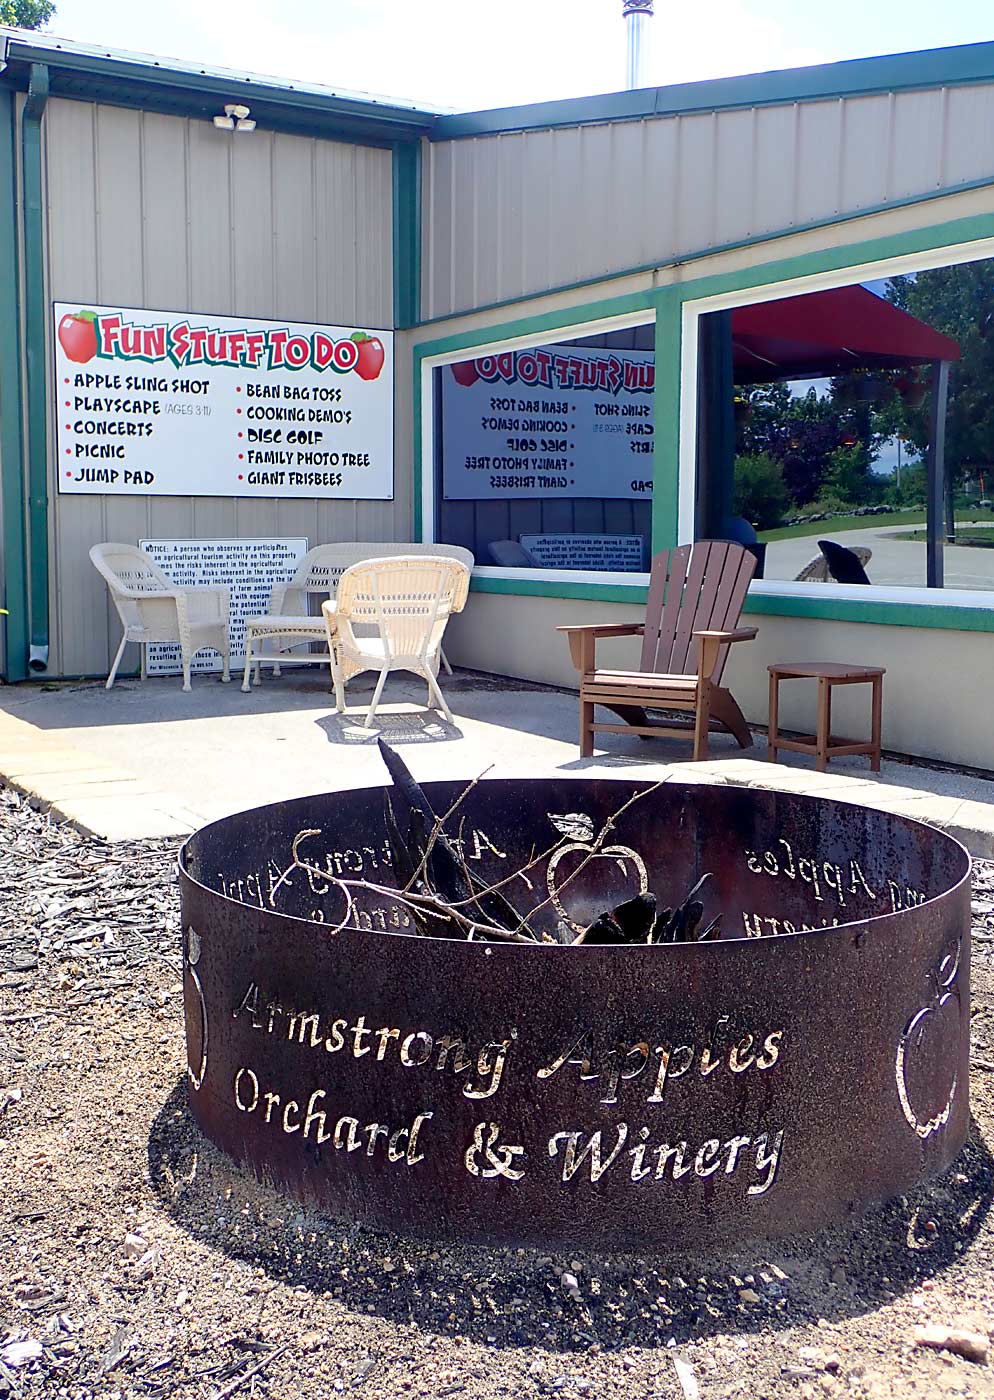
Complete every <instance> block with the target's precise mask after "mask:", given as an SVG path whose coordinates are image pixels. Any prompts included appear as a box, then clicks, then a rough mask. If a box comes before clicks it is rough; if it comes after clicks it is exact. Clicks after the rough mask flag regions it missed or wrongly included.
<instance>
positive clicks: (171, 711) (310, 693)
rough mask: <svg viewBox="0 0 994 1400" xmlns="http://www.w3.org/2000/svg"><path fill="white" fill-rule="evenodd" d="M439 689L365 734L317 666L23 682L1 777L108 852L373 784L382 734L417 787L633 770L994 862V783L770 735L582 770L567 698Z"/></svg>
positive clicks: (592, 763) (623, 741)
mask: <svg viewBox="0 0 994 1400" xmlns="http://www.w3.org/2000/svg"><path fill="white" fill-rule="evenodd" d="M445 690H446V693H447V696H448V698H449V700H450V703H451V705H452V709H453V716H454V718H453V722H452V723H451V724H449V723H448V722H447V721H445V720H444V719H442V718H441V717H440V716H439V715H437V714H436V713H434V712H429V711H426V710H425V709H424V708H423V701H424V688H423V686H422V685H421V684H420V683H418V682H416V681H414V680H409V679H408V678H406V677H402V676H398V677H395V678H392V679H391V681H390V684H389V686H388V688H387V692H386V695H387V704H386V705H385V706H384V708H383V709H382V710H381V712H380V713H378V715H377V721H376V726H375V727H374V728H371V729H366V728H364V727H363V724H362V720H363V719H364V717H365V711H364V709H363V705H364V703H365V702H366V701H367V700H368V694H369V690H368V688H366V689H364V688H363V686H362V682H361V680H360V681H359V682H357V683H355V684H354V686H353V687H350V691H349V697H350V709H349V713H348V714H346V715H344V716H340V715H336V714H335V713H334V709H333V704H332V698H331V696H330V695H329V694H328V692H327V686H326V683H325V682H324V681H323V679H320V680H319V679H317V678H316V677H315V675H314V673H312V672H309V671H308V672H293V671H289V672H286V673H284V675H283V676H281V677H280V678H279V679H272V678H268V677H267V678H266V680H265V681H264V683H263V684H262V685H261V686H259V687H253V690H252V692H251V694H249V695H243V694H242V692H241V691H240V690H239V689H237V688H236V687H235V686H223V685H221V684H220V683H218V682H217V681H216V680H215V679H214V678H212V677H198V678H196V679H195V682H194V688H193V691H192V692H191V693H189V694H183V692H182V691H181V690H180V687H179V685H178V683H177V682H176V681H175V680H171V679H170V680H165V679H164V680H146V681H145V682H138V681H126V682H123V683H121V684H120V685H118V686H116V687H115V688H114V689H113V690H112V691H110V692H107V691H105V690H104V689H103V687H102V686H101V685H100V684H99V683H78V684H64V685H57V686H53V685H51V684H47V685H25V686H18V687H12V688H9V689H7V690H4V691H0V778H2V779H3V780H4V781H6V782H8V783H10V784H11V785H12V786H14V787H16V788H18V789H19V790H21V791H24V792H26V793H28V794H29V796H30V798H31V800H32V801H33V802H34V803H35V804H36V805H38V806H40V807H42V808H44V809H46V810H50V811H51V812H52V813H53V815H55V816H57V817H60V818H62V819H64V820H67V821H71V822H73V823H74V824H75V825H77V826H79V827H80V828H82V829H83V830H86V831H88V832H91V833H92V834H94V835H97V836H100V837H103V838H104V839H106V840H111V841H118V840H128V839H141V838H150V837H159V836H182V835H185V834H188V833H189V832H190V831H192V830H195V829H196V828H197V827H198V826H201V825H203V824H204V823H205V822H209V821H213V820H215V819H216V818H218V817H221V816H226V815H228V814H229V813H231V812H235V811H239V810H242V809H244V808H246V807H251V806H255V805H258V804H261V803H266V802H275V801H281V800H288V799H290V798H293V797H299V796H304V795H306V794H308V793H316V792H323V791H327V790H329V789H332V788H336V789H344V788H350V787H361V786H365V785H366V784H376V783H380V782H382V781H383V779H384V772H383V765H382V763H381V760H380V757H379V753H378V751H377V748H376V738H377V736H379V735H381V736H382V737H383V738H384V739H386V740H387V741H388V742H389V743H391V744H393V745H394V746H396V747H397V748H398V749H399V751H400V752H401V753H402V755H403V757H404V759H405V762H407V764H408V765H409V767H410V768H411V770H412V772H413V773H414V775H415V777H417V778H419V779H423V780H427V779H431V778H471V777H475V776H477V775H478V774H480V773H481V772H483V771H484V770H485V769H486V770H489V773H490V774H491V775H492V776H495V777H517V776H534V775H542V774H544V775H548V776H558V777H569V776H581V775H582V776H590V775H598V774H601V775H604V776H619V775H621V774H624V775H625V776H626V777H627V776H636V777H644V778H646V779H649V780H655V781H659V780H660V779H663V780H666V779H670V780H672V781H679V782H709V783H715V782H717V783H730V784H735V785H740V786H746V787H760V788H772V789H777V790H780V791H790V792H801V793H809V794H812V795H816V796H820V797H831V798H835V799H837V800H839V801H843V802H855V803H860V804H863V805H866V806H870V807H877V808H880V809H881V810H885V811H891V812H895V813H900V814H902V815H906V816H911V817H915V818H917V819H919V820H921V821H926V822H929V823H931V824H933V825H935V826H939V827H942V828H943V829H944V830H946V831H948V832H949V833H950V834H952V835H954V836H957V837H958V839H960V840H962V841H963V842H964V844H965V845H966V846H967V847H968V849H969V850H970V851H971V853H972V854H974V855H976V856H982V857H994V781H992V780H990V779H987V778H985V777H983V776H980V775H976V774H968V773H962V772H959V773H958V772H955V771H953V770H943V769H939V768H935V767H928V766H926V765H924V764H915V763H913V762H909V761H900V760H895V759H893V758H891V759H885V760H884V764H883V771H882V773H880V774H871V773H870V772H869V769H868V765H867V762H866V760H865V758H848V759H838V760H836V761H834V762H833V763H832V765H831V768H830V769H829V771H828V772H826V773H819V772H817V771H815V769H814V767H813V760H812V759H810V758H808V757H807V756H804V755H793V754H792V755H783V757H784V759H785V762H781V763H778V764H771V763H769V762H767V761H765V739H764V738H763V737H762V736H757V737H758V742H757V746H756V747H755V748H754V749H753V750H751V751H749V752H748V753H747V754H744V753H743V751H741V750H740V749H739V748H738V747H737V746H736V744H735V742H734V740H732V739H731V738H730V737H728V736H724V735H718V736H715V737H714V739H713V742H712V758H711V760H710V761H708V762H706V763H700V764H694V763H690V762H689V761H688V753H689V746H688V745H687V744H685V743H682V742H680V741H679V740H676V739H653V740H650V741H645V740H640V739H639V738H637V737H636V736H628V735H604V736H599V738H602V739H603V748H602V749H600V748H599V750H598V752H597V753H596V754H595V756H594V757H593V758H589V759H581V758H580V757H579V754H578V749H577V743H576V737H575V736H576V729H577V701H576V696H575V695H574V694H572V693H570V692H567V691H560V690H554V689H551V688H547V687H541V686H533V685H529V684H528V683H527V682H520V681H512V680H503V679H500V678H497V677H492V676H483V675H479V674H476V673H472V672H457V674H456V676H455V677H453V678H452V679H450V680H449V681H448V682H447V683H446V685H445Z"/></svg>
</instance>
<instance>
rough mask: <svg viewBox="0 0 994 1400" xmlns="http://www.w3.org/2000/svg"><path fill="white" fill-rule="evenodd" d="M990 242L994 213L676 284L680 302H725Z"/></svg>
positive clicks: (690, 279)
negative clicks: (775, 286)
mask: <svg viewBox="0 0 994 1400" xmlns="http://www.w3.org/2000/svg"><path fill="white" fill-rule="evenodd" d="M992 183H994V182H992ZM912 202H917V201H912ZM988 238H994V211H992V212H990V213H985V214H971V215H968V216H967V217H964V218H958V219H948V220H946V221H945V222H944V223H941V224H930V225H928V226H926V227H924V228H917V229H908V230H906V231H905V232H904V233H892V234H885V235H883V236H880V237H877V238H867V239H864V240H862V241H860V242H856V243H846V244H843V245H842V246H840V247H837V248H823V249H820V250H819V251H818V252H814V253H798V254H796V255H794V256H793V257H786V258H779V259H775V260H773V261H770V262H762V263H751V264H750V265H749V266H748V267H745V268H741V269H740V270H739V271H737V272H725V273H711V274H705V275H704V276H701V277H696V278H688V279H687V281H685V282H681V283H679V284H678V290H679V292H680V296H681V300H682V301H684V302H688V301H699V300H700V299H701V298H703V297H713V296H722V295H724V294H726V293H728V292H740V291H745V290H747V289H749V288H752V287H764V286H768V285H770V284H772V283H779V282H791V281H794V280H795V279H797V278H800V277H811V276H814V275H816V274H817V273H819V272H842V271H845V270H846V269H847V268H851V267H860V266H863V265H864V264H867V263H875V262H889V261H893V260H894V259H895V258H902V257H908V256H910V255H912V254H915V253H930V252H936V253H939V254H941V252H942V250H943V249H945V248H950V247H953V246H955V245H957V244H965V243H978V242H980V241H981V240H983V239H988ZM759 241H760V242H762V241H763V240H759Z"/></svg>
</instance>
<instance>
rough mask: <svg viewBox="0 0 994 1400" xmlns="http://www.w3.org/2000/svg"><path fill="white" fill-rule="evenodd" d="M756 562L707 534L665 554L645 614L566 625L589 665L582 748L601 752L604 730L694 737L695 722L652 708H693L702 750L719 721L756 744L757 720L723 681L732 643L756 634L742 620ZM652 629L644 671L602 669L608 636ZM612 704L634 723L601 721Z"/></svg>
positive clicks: (656, 565)
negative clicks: (752, 724) (637, 618)
mask: <svg viewBox="0 0 994 1400" xmlns="http://www.w3.org/2000/svg"><path fill="white" fill-rule="evenodd" d="M755 568H756V558H755V555H753V554H750V552H749V551H748V550H747V549H743V548H742V546H741V545H738V544H730V543H728V542H727V541H725V540H701V541H699V542H698V543H697V544H693V545H689V544H685V545H681V546H680V547H679V549H671V550H669V551H667V552H665V553H662V554H657V555H656V557H655V558H654V559H653V561H652V571H651V573H650V575H649V597H648V600H647V602H646V608H645V622H626V623H606V624H600V623H594V624H593V625H592V626H586V627H559V628H557V631H559V632H565V633H566V635H567V636H568V638H569V646H570V655H571V656H572V658H573V664H574V666H575V667H576V669H577V670H578V671H579V672H580V756H581V757H582V758H589V757H590V755H591V754H592V753H593V751H594V733H595V732H601V733H607V734H628V733H633V734H640V735H646V736H649V735H667V736H673V737H676V736H678V737H681V738H686V737H687V736H688V734H689V732H690V730H691V724H690V723H689V722H688V723H685V724H680V725H677V724H666V723H653V722H651V721H650V719H649V716H648V715H647V714H646V710H647V709H648V710H655V709H660V710H677V711H681V710H683V711H689V712H691V713H692V714H693V716H694V719H693V725H692V729H693V737H694V758H695V759H701V758H707V755H708V732H709V728H710V723H711V721H712V720H714V721H716V722H717V723H719V724H720V725H722V726H724V728H726V729H728V730H730V731H731V733H732V734H734V736H735V738H736V739H737V740H738V741H739V746H740V747H741V748H743V749H745V748H748V747H749V746H750V744H751V743H752V736H751V735H750V733H749V726H748V725H747V724H746V722H745V718H744V716H743V714H742V711H741V710H740V709H739V707H738V705H737V704H736V702H735V700H734V698H733V696H732V694H731V692H730V691H728V690H726V689H725V687H724V686H723V685H722V684H721V675H722V672H723V670H724V669H725V660H726V658H727V656H728V648H729V646H730V645H731V643H732V642H745V641H751V640H752V639H753V637H755V635H756V628H755V627H740V626H739V625H738V622H739V615H740V613H741V611H742V604H743V603H744V602H745V596H746V593H747V591H748V589H749V582H750V580H751V579H752V576H753V573H754V571H755ZM630 636H641V637H642V639H643V640H642V659H641V662H640V669H639V670H638V671H602V670H598V669H597V665H596V661H595V658H594V653H595V649H596V646H597V641H598V638H600V637H630ZM596 705H601V706H603V707H604V708H605V709H608V710H612V711H613V712H614V713H615V714H616V715H618V716H620V718H621V719H623V720H624V721H625V723H624V724H600V723H597V722H595V719H594V707H595V706H596Z"/></svg>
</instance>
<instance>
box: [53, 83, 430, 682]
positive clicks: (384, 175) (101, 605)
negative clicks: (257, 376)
mask: <svg viewBox="0 0 994 1400" xmlns="http://www.w3.org/2000/svg"><path fill="white" fill-rule="evenodd" d="M45 136H46V160H47V200H48V274H49V275H48V297H49V300H50V301H79V302H80V303H83V304H85V303H86V302H93V303H96V304H98V305H99V304H105V305H114V304H117V303H119V304H121V305H123V306H149V307H156V308H161V309H162V310H166V311H194V312H212V311H213V312H216V313H217V314H218V315H231V316H259V317H271V318H274V319H276V318H279V319H282V318H284V317H285V318H287V319H289V320H301V321H316V322H326V323H330V324H339V325H351V324H362V325H368V326H371V327H373V326H376V327H389V326H391V325H392V321H393V278H392V247H391V229H392V163H391V155H390V152H389V151H384V150H379V149H375V148H371V147H363V146H353V145H348V144H344V143H339V142H330V141H312V140H308V139H306V138H303V137H297V136H287V135H282V134H274V133H270V132H266V131H262V130H257V131H256V132H254V133H253V134H252V135H251V136H244V137H243V136H239V137H236V138H232V137H231V136H230V135H229V134H228V133H226V132H219V131H216V130H215V129H214V128H213V127H212V126H210V125H208V124H207V123H206V122H202V121H186V120H184V119H181V118H176V117H168V116H162V115H158V114H155V113H151V112H144V113H143V112H138V111H133V110H129V109H124V108H118V107H102V106H95V105H93V104H89V103H81V102H70V101H65V100H53V101H51V102H50V103H49V104H48V107H47V110H46V115H45ZM50 333H51V327H49V334H50ZM51 362H52V357H51V354H49V366H50V368H49V373H50V374H51ZM52 389H54V386H53V385H51V384H50V402H52V401H53V400H52V397H51V391H52ZM49 448H50V459H51V457H52V455H53V450H54V433H53V435H52V440H51V441H50V444H49ZM54 470H55V467H54V463H53V462H52V461H51V460H50V467H49V471H50V477H49V503H50V504H49V509H50V522H51V530H50V539H51V561H50V562H51V579H52V609H51V614H52V615H51V629H52V635H51V645H52V658H51V667H50V669H51V670H52V671H53V672H55V673H57V674H63V675H79V674H91V673H99V672H101V671H104V670H106V668H107V665H108V659H109V656H110V655H112V653H113V651H114V649H115V648H116V640H117V637H118V636H119V630H118V624H117V620H116V615H112V612H111V609H110V606H109V602H108V599H107V594H106V588H105V587H104V585H103V583H102V582H101V580H100V578H99V576H98V575H97V573H96V571H95V570H94V569H93V566H92V565H91V564H90V561H89V559H88V557H87V551H88V550H89V548H90V546H91V545H92V544H95V543H97V542H98V541H100V540H125V541H131V540H137V539H138V538H140V537H142V536H145V537H150V538H156V537H163V538H169V537H180V538H183V537H191V538H192V537H196V536H201V537H211V536H217V537H222V536H223V537H237V536H252V535H258V536H280V535H285V536H294V535H296V536H300V535H304V536H307V538H308V539H309V540H310V541H311V543H312V544H314V543H319V542H321V543H323V542H329V541H335V540H348V539H383V540H390V539H403V538H405V537H406V536H408V535H409V530H410V518H411V502H410V483H409V481H408V480H406V479H405V477H404V474H403V473H402V472H398V474H397V477H398V479H397V500H396V501H394V502H389V501H387V502H336V503H333V502H327V501H275V500H274V501H252V500H230V499H222V498H214V497H210V498H202V499H198V500H190V499H187V498H186V497H135V498H134V499H133V500H129V499H127V498H125V497H120V496H109V497H103V498H99V499H95V498H89V497H84V496H63V497H60V496H59V495H58V494H57V491H56V488H55V479H54Z"/></svg>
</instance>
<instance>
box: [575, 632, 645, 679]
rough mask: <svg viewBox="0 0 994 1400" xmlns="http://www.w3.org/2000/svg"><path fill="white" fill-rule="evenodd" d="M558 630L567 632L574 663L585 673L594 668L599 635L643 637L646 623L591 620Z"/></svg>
mask: <svg viewBox="0 0 994 1400" xmlns="http://www.w3.org/2000/svg"><path fill="white" fill-rule="evenodd" d="M556 631H557V632H565V633H566V636H567V638H568V640H569V654H570V658H571V660H572V662H573V665H574V666H575V667H576V669H577V670H578V671H579V672H580V674H581V675H585V674H586V672H587V671H592V670H593V669H594V650H595V648H596V646H597V639H598V638H599V637H641V636H642V634H643V633H644V631H645V623H644V622H591V623H587V624H585V625H582V626H579V627H557V628H556Z"/></svg>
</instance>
